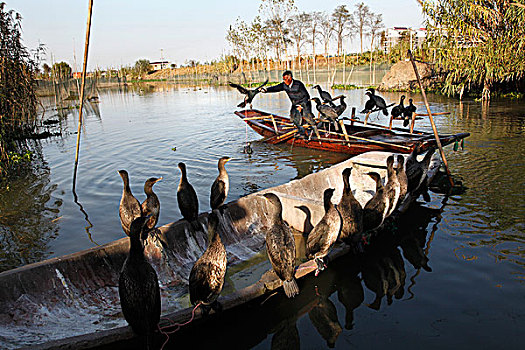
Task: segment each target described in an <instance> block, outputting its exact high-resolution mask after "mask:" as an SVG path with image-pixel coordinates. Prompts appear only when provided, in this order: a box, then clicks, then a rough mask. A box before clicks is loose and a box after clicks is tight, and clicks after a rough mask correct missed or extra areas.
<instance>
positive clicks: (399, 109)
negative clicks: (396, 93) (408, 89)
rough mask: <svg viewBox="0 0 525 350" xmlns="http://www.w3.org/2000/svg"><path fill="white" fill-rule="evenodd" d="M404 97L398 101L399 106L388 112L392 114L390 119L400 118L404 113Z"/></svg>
mask: <svg viewBox="0 0 525 350" xmlns="http://www.w3.org/2000/svg"><path fill="white" fill-rule="evenodd" d="M405 98H406V97H405V95H401V98H400V100H399V104H398V105H397V106H394V108H392V110H391V111H390V114H392V117H394V118H397V117H399V116H401V114H404V113H405V106H404V105H403V101H404V100H405Z"/></svg>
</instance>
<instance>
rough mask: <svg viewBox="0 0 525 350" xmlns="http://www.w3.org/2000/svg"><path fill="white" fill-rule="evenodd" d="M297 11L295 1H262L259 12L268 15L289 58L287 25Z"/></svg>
mask: <svg viewBox="0 0 525 350" xmlns="http://www.w3.org/2000/svg"><path fill="white" fill-rule="evenodd" d="M295 11H297V7H296V6H295V3H294V0H261V5H260V6H259V12H260V13H262V14H263V15H266V17H267V18H268V20H270V23H271V25H273V26H275V29H276V30H277V31H278V32H279V34H280V40H281V45H282V48H283V49H284V54H285V56H287V57H288V52H287V50H286V46H287V40H286V28H285V24H286V22H287V21H288V18H290V16H291V15H292V14H293V13H294V12H295ZM286 65H287V66H288V61H286Z"/></svg>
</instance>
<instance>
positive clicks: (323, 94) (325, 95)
mask: <svg viewBox="0 0 525 350" xmlns="http://www.w3.org/2000/svg"><path fill="white" fill-rule="evenodd" d="M313 88H314V89H317V91H318V92H319V96H320V97H321V100H323V103H328V104H329V105H330V106H331V107H335V104H334V103H333V102H332V101H333V100H332V95H330V93H329V92H327V91H323V89H321V87H320V86H319V85H315V86H314V87H313Z"/></svg>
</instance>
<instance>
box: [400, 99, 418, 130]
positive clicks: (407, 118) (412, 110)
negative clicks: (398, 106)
mask: <svg viewBox="0 0 525 350" xmlns="http://www.w3.org/2000/svg"><path fill="white" fill-rule="evenodd" d="M412 101H413V100H412V99H411V98H409V99H408V106H406V107H405V112H404V113H403V116H404V117H405V120H404V121H403V126H408V124H409V123H410V120H411V119H412V113H415V112H416V110H417V108H416V106H414V104H413V103H412Z"/></svg>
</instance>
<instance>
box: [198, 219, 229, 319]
mask: <svg viewBox="0 0 525 350" xmlns="http://www.w3.org/2000/svg"><path fill="white" fill-rule="evenodd" d="M218 226H219V217H218V216H217V214H216V213H215V211H212V213H211V214H210V215H208V248H206V251H205V252H204V254H202V256H201V257H200V258H199V260H197V261H196V262H195V264H194V265H193V267H192V268H191V272H190V279H189V290H190V301H191V303H192V304H193V305H197V304H198V303H201V304H202V305H203V310H204V312H205V313H208V312H209V309H210V308H213V309H214V310H215V311H219V310H220V309H221V306H220V304H219V303H218V302H217V298H218V297H219V294H221V291H222V286H223V285H224V276H225V275H226V265H227V259H226V249H225V248H224V244H222V241H221V237H220V236H219V232H218V230H217V228H218Z"/></svg>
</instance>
